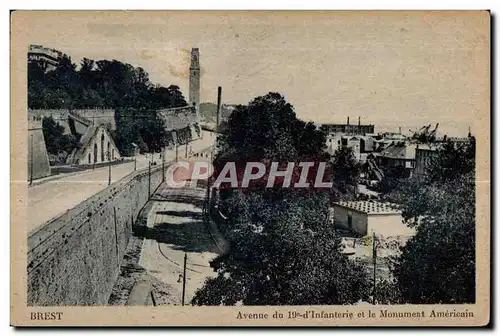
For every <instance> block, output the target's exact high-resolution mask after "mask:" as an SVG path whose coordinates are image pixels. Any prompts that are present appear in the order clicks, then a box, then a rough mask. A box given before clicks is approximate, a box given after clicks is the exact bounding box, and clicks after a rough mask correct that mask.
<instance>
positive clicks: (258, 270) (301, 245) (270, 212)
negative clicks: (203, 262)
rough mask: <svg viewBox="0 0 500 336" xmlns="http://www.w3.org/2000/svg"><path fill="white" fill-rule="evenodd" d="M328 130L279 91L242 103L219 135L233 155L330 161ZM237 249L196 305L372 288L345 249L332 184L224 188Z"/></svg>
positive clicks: (332, 300) (303, 300) (314, 298)
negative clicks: (332, 217) (333, 213)
mask: <svg viewBox="0 0 500 336" xmlns="http://www.w3.org/2000/svg"><path fill="white" fill-rule="evenodd" d="M325 142H326V137H325V133H324V132H323V131H321V130H318V129H316V127H315V126H314V125H313V124H312V123H306V122H303V121H301V120H299V119H297V118H296V116H295V112H294V110H293V106H292V105H291V104H289V103H288V102H286V100H285V99H284V97H283V96H281V95H280V94H278V93H269V94H267V95H265V96H262V97H257V98H255V99H253V100H252V101H251V102H250V103H249V104H248V105H247V106H242V105H240V106H238V107H236V109H235V110H234V112H233V113H232V114H231V116H230V117H229V119H228V123H227V127H226V128H225V132H224V133H223V134H222V135H221V136H220V137H219V140H218V154H217V157H216V161H215V164H214V166H215V169H216V170H217V169H218V167H219V168H220V167H221V166H222V165H223V164H224V163H225V162H228V161H234V162H243V163H246V162H252V161H259V162H263V163H268V162H270V161H273V162H280V163H281V162H300V161H309V162H310V161H313V162H318V161H324V162H329V160H330V157H329V155H328V154H327V153H326V151H325V150H324V149H325V148H326V146H325ZM220 194H221V198H220V199H219V202H218V203H219V207H218V209H221V211H223V212H224V213H225V214H226V215H227V220H226V222H225V223H221V225H220V226H221V230H222V231H223V232H224V233H225V236H226V239H227V240H228V241H229V246H230V248H229V251H228V252H227V253H225V254H223V255H221V256H219V257H217V258H216V259H215V260H214V261H213V262H212V263H211V266H212V267H213V268H214V270H216V271H217V273H218V276H217V277H216V278H212V279H209V280H207V282H206V283H205V285H204V287H203V288H201V289H200V290H199V291H197V292H196V294H195V297H194V299H193V302H192V303H193V304H196V305H221V304H222V305H234V304H237V303H242V304H245V305H301V304H352V303H355V302H357V301H359V300H366V299H367V297H368V294H369V292H370V290H371V286H370V284H369V280H367V275H366V273H365V271H364V269H363V268H362V267H360V266H359V265H356V264H354V263H353V262H351V261H349V260H348V259H347V257H346V256H344V255H343V254H342V246H341V240H340V238H339V237H338V236H336V234H335V232H334V230H333V228H332V225H331V223H330V221H329V219H328V214H329V211H328V207H329V201H330V197H329V196H330V195H329V190H314V189H290V188H282V187H280V186H274V187H273V188H266V187H265V186H262V185H260V184H259V185H256V186H254V187H251V188H246V189H237V188H233V189H225V190H221V192H220Z"/></svg>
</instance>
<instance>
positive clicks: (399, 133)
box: [399, 126, 401, 134]
mask: <svg viewBox="0 0 500 336" xmlns="http://www.w3.org/2000/svg"><path fill="white" fill-rule="evenodd" d="M399 134H401V126H399Z"/></svg>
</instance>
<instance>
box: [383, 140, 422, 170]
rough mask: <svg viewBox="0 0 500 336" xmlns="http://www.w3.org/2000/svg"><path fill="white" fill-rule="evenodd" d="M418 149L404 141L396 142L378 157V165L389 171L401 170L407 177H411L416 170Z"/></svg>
mask: <svg viewBox="0 0 500 336" xmlns="http://www.w3.org/2000/svg"><path fill="white" fill-rule="evenodd" d="M416 148H417V145H416V144H410V143H407V142H404V141H400V142H394V143H392V144H390V145H388V146H387V147H386V148H385V149H383V150H382V151H381V152H380V154H379V155H378V156H377V161H378V164H379V165H380V166H381V167H386V168H388V169H391V168H398V169H401V170H403V171H404V175H405V176H406V177H411V176H412V174H413V170H414V169H415V150H416Z"/></svg>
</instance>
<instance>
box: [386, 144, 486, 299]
mask: <svg viewBox="0 0 500 336" xmlns="http://www.w3.org/2000/svg"><path fill="white" fill-rule="evenodd" d="M467 148H468V149H467ZM473 152H474V144H473V143H472V144H470V145H466V146H465V147H462V146H452V145H450V144H447V145H446V146H444V148H443V149H442V150H440V151H439V152H438V155H437V157H436V159H434V160H433V161H432V164H431V166H430V168H429V170H428V178H427V179H426V180H424V181H420V182H418V181H411V182H409V183H407V184H405V185H403V186H402V187H401V188H399V189H397V190H396V191H394V192H393V193H392V195H391V199H392V200H394V201H396V202H399V203H400V204H403V216H404V218H405V219H406V221H407V223H408V225H410V226H413V227H415V228H416V230H417V233H416V235H415V236H414V237H412V238H411V239H410V240H409V241H408V243H407V244H406V245H405V246H404V247H403V248H402V254H401V255H400V256H399V257H398V258H397V259H396V261H395V265H394V270H393V275H394V277H395V279H396V282H395V283H396V286H397V290H398V291H399V292H400V293H401V300H402V301H403V302H408V303H421V304H427V303H454V304H458V303H473V302H474V301H475V225H476V223H475V175H474V166H475V161H474V156H472V154H471V153H473ZM467 153H468V154H467Z"/></svg>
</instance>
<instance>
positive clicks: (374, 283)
mask: <svg viewBox="0 0 500 336" xmlns="http://www.w3.org/2000/svg"><path fill="white" fill-rule="evenodd" d="M375 239H376V237H375V232H373V304H375V295H376V289H377V278H376V274H377V243H376V241H375Z"/></svg>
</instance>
